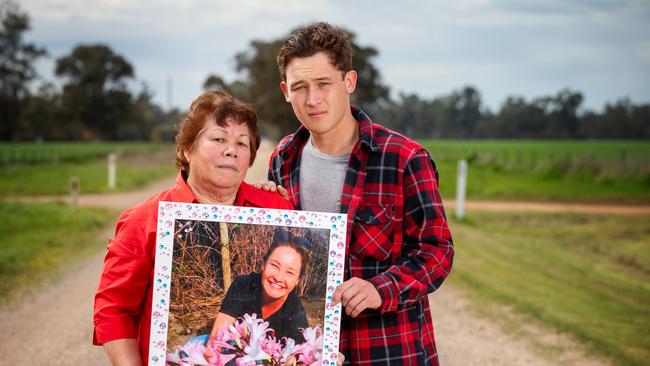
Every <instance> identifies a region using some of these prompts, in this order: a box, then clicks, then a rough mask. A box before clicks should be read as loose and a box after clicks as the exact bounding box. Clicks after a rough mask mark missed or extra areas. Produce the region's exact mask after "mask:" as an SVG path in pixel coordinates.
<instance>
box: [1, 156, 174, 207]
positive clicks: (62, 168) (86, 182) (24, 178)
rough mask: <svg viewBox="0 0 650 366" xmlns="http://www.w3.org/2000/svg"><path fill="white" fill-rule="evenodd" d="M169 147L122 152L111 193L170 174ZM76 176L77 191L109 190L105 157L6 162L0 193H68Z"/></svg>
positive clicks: (170, 157) (171, 167) (171, 158)
mask: <svg viewBox="0 0 650 366" xmlns="http://www.w3.org/2000/svg"><path fill="white" fill-rule="evenodd" d="M173 157H174V150H173V148H172V147H167V148H165V149H158V150H154V151H146V152H132V153H127V154H125V155H122V156H121V157H120V158H118V162H117V174H116V175H117V185H116V188H115V190H114V191H115V192H119V191H128V190H133V189H136V188H139V187H142V186H144V185H146V184H147V183H149V182H153V181H156V180H158V179H161V178H163V177H166V176H170V175H173V174H174V173H175V172H176V171H177V168H176V167H175V166H174V164H173ZM71 176H76V177H78V178H79V182H80V189H81V193H98V192H109V191H110V190H109V188H108V168H107V164H106V159H93V160H90V161H83V162H67V163H58V164H49V163H47V164H32V165H9V166H6V167H3V168H2V170H1V171H0V195H49V194H66V193H68V192H69V189H70V188H69V185H70V177H71Z"/></svg>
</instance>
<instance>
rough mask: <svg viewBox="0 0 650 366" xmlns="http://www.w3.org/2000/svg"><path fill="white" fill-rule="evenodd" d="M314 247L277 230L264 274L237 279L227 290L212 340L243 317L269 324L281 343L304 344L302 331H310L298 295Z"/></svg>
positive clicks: (211, 335)
mask: <svg viewBox="0 0 650 366" xmlns="http://www.w3.org/2000/svg"><path fill="white" fill-rule="evenodd" d="M310 247H311V244H310V243H309V242H307V241H306V240H305V239H303V238H301V237H299V236H294V235H292V234H291V233H289V232H288V231H286V230H281V229H278V230H276V232H275V235H274V237H273V243H272V244H271V246H270V247H269V249H268V250H267V252H266V254H265V255H264V266H263V267H262V273H254V272H253V273H250V274H247V275H241V276H238V277H237V278H235V280H234V281H233V283H232V284H231V285H230V288H228V291H227V293H226V296H225V297H224V298H223V302H222V303H221V309H220V310H219V313H218V314H217V317H216V319H215V321H214V326H213V327H212V332H211V334H210V338H214V337H215V336H216V334H217V332H218V331H219V330H220V329H222V328H223V327H226V326H228V325H230V324H232V323H234V322H235V320H236V319H237V318H238V317H241V316H243V315H244V314H250V315H252V314H257V316H258V317H261V318H262V319H264V320H265V321H267V322H269V327H270V328H272V329H273V330H274V331H275V336H276V338H278V339H281V338H282V337H288V338H292V339H294V340H295V341H296V342H302V341H303V337H302V335H301V333H300V330H299V329H300V328H307V327H308V326H309V324H308V323H307V315H306V313H305V308H304V307H303V305H302V303H301V302H300V298H299V297H298V295H297V294H296V286H297V285H298V283H299V282H300V279H301V278H302V276H303V274H304V273H305V270H306V268H307V266H308V265H309V256H308V254H307V249H309V248H310Z"/></svg>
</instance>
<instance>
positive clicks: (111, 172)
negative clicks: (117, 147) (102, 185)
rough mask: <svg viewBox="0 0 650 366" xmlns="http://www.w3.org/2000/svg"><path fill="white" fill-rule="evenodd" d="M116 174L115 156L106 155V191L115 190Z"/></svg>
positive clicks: (111, 154) (113, 154)
mask: <svg viewBox="0 0 650 366" xmlns="http://www.w3.org/2000/svg"><path fill="white" fill-rule="evenodd" d="M116 174H117V154H116V153H110V154H108V189H111V190H112V189H115V180H116V177H115V175H116Z"/></svg>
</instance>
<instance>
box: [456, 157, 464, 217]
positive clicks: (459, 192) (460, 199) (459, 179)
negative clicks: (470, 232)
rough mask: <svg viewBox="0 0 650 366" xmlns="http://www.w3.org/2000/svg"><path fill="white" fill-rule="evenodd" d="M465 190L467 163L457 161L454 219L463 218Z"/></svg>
mask: <svg viewBox="0 0 650 366" xmlns="http://www.w3.org/2000/svg"><path fill="white" fill-rule="evenodd" d="M466 190H467V161H466V160H459V161H458V175H457V176H456V218H457V219H459V220H460V219H462V218H463V216H465V191H466Z"/></svg>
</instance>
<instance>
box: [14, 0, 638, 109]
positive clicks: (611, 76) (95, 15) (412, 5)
mask: <svg viewBox="0 0 650 366" xmlns="http://www.w3.org/2000/svg"><path fill="white" fill-rule="evenodd" d="M20 6H21V7H22V8H23V9H25V10H27V11H28V12H29V14H30V15H31V17H32V29H33V31H32V32H31V33H30V34H29V36H28V38H29V39H30V40H32V41H34V42H35V43H37V44H40V45H44V46H46V47H47V48H48V50H50V53H51V54H52V56H53V57H54V58H56V57H58V56H61V55H62V54H64V53H67V52H70V51H71V50H72V48H73V47H74V46H75V45H77V44H79V43H95V42H102V43H107V44H109V45H110V46H111V47H112V48H113V49H114V50H115V51H116V52H119V53H121V54H123V55H124V56H125V57H126V58H127V59H128V60H129V61H131V62H132V63H133V64H134V66H135V68H136V73H137V76H138V78H139V79H143V80H145V81H146V82H147V83H148V84H149V85H150V87H151V88H152V89H153V91H154V92H155V93H156V95H157V97H156V101H158V102H159V103H161V105H165V90H164V88H165V83H166V79H167V77H170V76H171V77H173V80H174V102H175V104H176V105H178V106H179V107H183V108H184V107H186V106H187V105H188V104H189V101H191V100H192V99H193V98H194V97H195V96H196V94H198V93H199V92H200V87H201V83H202V81H203V79H204V78H205V77H206V76H207V75H208V74H209V73H213V72H216V73H219V74H221V75H222V76H224V77H225V78H226V79H228V80H232V79H233V78H234V77H235V76H236V75H235V72H234V70H233V56H234V55H235V54H236V53H237V52H240V51H243V50H245V49H246V48H247V47H248V45H249V43H250V41H251V40H252V39H261V40H272V39H276V38H279V37H281V36H283V35H285V34H286V33H287V32H288V31H289V30H290V29H292V28H294V27H296V26H298V25H301V24H306V23H309V22H312V21H318V20H325V21H328V22H331V23H333V24H336V25H340V26H343V27H345V28H346V29H349V30H351V31H353V32H355V33H356V35H357V41H358V42H359V43H360V44H362V45H365V46H373V47H375V48H376V49H378V50H379V56H378V58H377V59H376V64H377V65H378V67H380V71H381V72H382V75H383V78H384V81H385V82H387V83H388V84H389V86H390V87H391V88H392V89H393V90H394V91H400V90H401V91H416V92H418V93H421V94H422V95H423V96H425V97H433V96H436V95H440V94H445V93H448V92H450V91H451V90H452V89H454V88H458V87H461V86H463V85H466V84H472V85H475V86H477V87H478V88H479V90H480V91H481V92H482V94H483V96H484V99H485V100H486V101H487V102H488V103H490V105H491V107H493V108H496V107H497V106H498V104H499V103H500V102H501V101H502V100H503V99H505V97H506V96H507V95H509V94H523V95H525V96H529V97H533V96H539V95H544V94H549V93H555V92H557V91H558V90H559V88H561V87H564V86H570V87H572V88H576V89H580V88H584V89H583V90H582V91H583V92H584V93H585V94H586V95H587V99H586V100H587V102H588V103H595V104H594V106H595V107H598V105H596V104H598V103H600V104H601V105H602V103H603V101H606V100H610V101H613V100H615V99H617V98H618V97H620V96H623V95H627V94H629V95H631V96H632V97H633V100H638V101H649V100H650V80H648V78H649V77H648V76H647V75H648V72H647V70H649V69H650V46H649V45H650V29H649V28H648V26H647V20H648V19H650V2H648V1H647V0H571V1H569V0H528V1H523V2H522V1H514V0H513V1H506V0H460V1H439V0H438V1H418V0H406V1H403V2H400V3H399V4H397V3H392V2H377V1H371V0H359V1H351V2H350V1H344V0H335V1H325V0H308V1H298V2H296V1H289V0H279V1H264V0H243V1H225V0H218V1H210V0H159V1H153V0H140V1H131V0H102V1H98V0H86V1H82V0H21V3H20ZM41 64H45V63H41ZM50 64H51V62H50ZM43 68H45V66H40V67H39V69H43ZM44 73H46V72H45V71H44ZM49 73H50V74H51V67H50V71H49ZM591 80H594V81H591ZM602 85H608V86H612V87H603V86H602Z"/></svg>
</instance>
